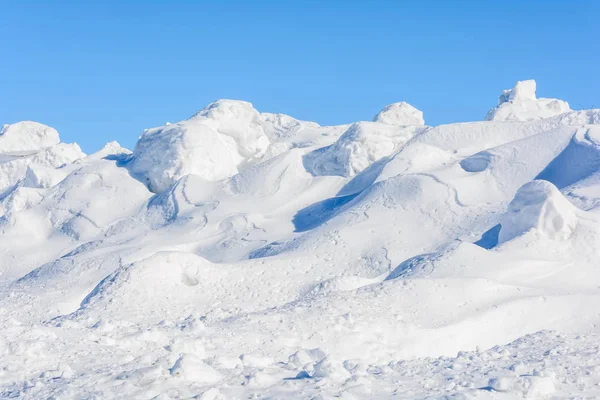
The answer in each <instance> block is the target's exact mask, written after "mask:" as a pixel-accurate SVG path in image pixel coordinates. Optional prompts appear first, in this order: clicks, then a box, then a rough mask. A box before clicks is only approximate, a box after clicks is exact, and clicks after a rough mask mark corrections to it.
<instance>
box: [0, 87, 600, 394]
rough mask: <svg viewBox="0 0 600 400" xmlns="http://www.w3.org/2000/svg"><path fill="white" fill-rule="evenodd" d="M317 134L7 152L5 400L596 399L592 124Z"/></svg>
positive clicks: (220, 106) (296, 126)
mask: <svg viewBox="0 0 600 400" xmlns="http://www.w3.org/2000/svg"><path fill="white" fill-rule="evenodd" d="M535 90H536V87H535V82H534V81H522V82H518V83H517V85H516V86H515V88H514V89H511V90H507V91H504V92H503V94H502V95H501V97H500V101H499V104H498V106H496V107H495V108H494V109H492V111H490V113H489V114H488V116H487V117H486V121H476V122H469V123H459V124H449V125H441V126H434V127H428V126H425V125H424V121H423V115H422V113H421V112H420V111H419V110H417V109H415V108H414V107H412V106H410V105H409V104H408V103H405V102H401V103H395V104H392V105H389V106H387V107H385V108H384V109H383V110H382V111H381V112H380V113H379V114H378V115H377V116H376V117H375V118H374V120H373V121H370V122H367V121H359V122H356V123H353V124H348V125H341V126H320V125H318V124H316V123H314V122H307V121H300V120H297V119H294V118H293V117H290V116H288V115H284V114H272V113H265V112H259V111H257V110H256V109H255V108H254V107H253V106H252V105H251V104H250V103H248V102H244V101H234V100H219V101H216V102H214V103H212V104H210V105H208V106H207V107H205V108H204V109H202V110H201V111H199V112H198V113H196V114H195V115H193V116H192V117H191V118H189V119H187V120H184V121H181V122H177V123H173V124H165V125H164V126H161V127H157V128H151V129H146V130H145V131H144V132H143V133H142V134H141V136H140V138H139V140H138V142H137V144H136V146H135V148H134V149H133V151H129V150H127V149H124V148H122V147H121V146H120V145H119V144H118V143H116V142H111V143H109V144H107V145H106V146H105V147H104V148H102V149H100V150H99V151H97V152H95V153H92V154H90V155H85V154H83V153H82V152H81V150H80V149H79V147H78V146H77V145H76V144H65V143H62V142H60V139H59V137H58V133H57V132H56V131H55V130H54V129H53V128H50V127H47V126H45V125H42V124H38V123H35V122H19V123H15V124H11V125H5V126H4V127H3V128H2V133H1V135H0V291H1V293H0V350H1V352H0V354H1V359H2V361H3V362H2V363H1V364H0V397H2V398H23V399H40V398H55V399H59V398H68V399H70V398H73V399H80V398H89V399H92V398H97V399H100V398H120V399H132V398H140V399H171V398H174V399H175V398H176V399H205V400H207V399H235V398H273V399H283V398H286V399H287V398H298V399H305V398H310V399H329V398H342V399H359V398H364V399H372V398H378V399H386V398H390V399H391V398H403V399H422V398H428V399H522V398H535V399H538V398H539V399H543V398H548V399H550V398H554V399H560V398H598V397H600V389H599V388H600V336H598V335H599V334H600V332H599V329H598V326H599V325H598V324H599V323H600V309H599V308H598V306H597V305H598V304H599V302H600V289H599V288H600V269H599V266H598V260H599V259H600V110H584V111H571V110H570V109H569V107H568V105H567V104H566V103H565V102H563V101H561V100H555V99H537V98H536V95H535Z"/></svg>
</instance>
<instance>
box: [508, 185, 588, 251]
mask: <svg viewBox="0 0 600 400" xmlns="http://www.w3.org/2000/svg"><path fill="white" fill-rule="evenodd" d="M500 225H501V228H500V233H499V237H498V240H499V243H503V242H506V241H509V240H511V239H513V238H515V237H518V236H520V235H522V234H524V233H526V232H529V231H531V230H535V233H537V234H539V235H544V236H546V237H548V238H551V239H557V240H566V239H568V238H569V237H570V236H571V234H572V233H573V231H574V230H575V228H576V227H577V215H576V208H575V206H573V205H572V204H571V203H570V202H569V201H568V200H567V199H566V198H565V197H564V196H563V195H562V194H561V193H560V192H559V191H558V189H557V188H556V186H554V185H553V184H552V183H550V182H547V181H542V180H535V181H532V182H529V183H527V184H525V185H523V187H521V188H520V189H519V191H518V192H517V195H516V196H515V198H514V199H513V201H511V202H510V204H509V205H508V210H507V211H506V213H505V214H504V216H503V217H502V219H501V222H500Z"/></svg>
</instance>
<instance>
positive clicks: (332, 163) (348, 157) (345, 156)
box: [304, 122, 424, 177]
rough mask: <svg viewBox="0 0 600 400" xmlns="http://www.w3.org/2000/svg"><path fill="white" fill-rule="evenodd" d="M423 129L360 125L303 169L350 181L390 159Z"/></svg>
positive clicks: (312, 155) (308, 159)
mask: <svg viewBox="0 0 600 400" xmlns="http://www.w3.org/2000/svg"><path fill="white" fill-rule="evenodd" d="M423 129H424V128H422V127H418V126H416V125H412V126H396V125H390V124H384V123H379V122H357V123H355V124H352V126H350V128H348V130H347V131H346V132H345V133H344V134H343V135H342V136H341V137H340V138H339V139H338V140H337V141H336V142H335V143H334V144H332V145H331V146H328V147H325V148H322V149H318V150H315V151H313V152H312V153H309V154H307V155H306V156H305V158H304V165H305V167H306V169H307V171H309V172H310V173H311V174H313V175H315V176H318V175H339V176H344V177H351V176H354V175H356V174H357V173H359V172H361V171H363V170H365V169H366V168H368V167H369V166H370V165H372V164H373V163H374V162H376V161H377V160H380V159H381V158H383V157H386V156H389V155H391V154H392V153H393V152H394V151H396V150H397V149H398V148H399V147H400V146H401V145H403V144H404V143H406V142H407V141H408V140H410V139H411V138H412V137H414V136H415V135H416V134H418V133H420V132H422V131H423Z"/></svg>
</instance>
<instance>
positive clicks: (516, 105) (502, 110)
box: [485, 79, 571, 121]
mask: <svg viewBox="0 0 600 400" xmlns="http://www.w3.org/2000/svg"><path fill="white" fill-rule="evenodd" d="M535 92H536V83H535V81H534V80H533V79H530V80H527V81H518V82H517V84H516V85H515V87H514V88H512V89H507V90H504V91H503V92H502V94H501V95H500V97H499V98H498V105H497V106H496V107H494V108H493V109H491V110H490V111H489V112H488V113H487V115H486V116H485V120H486V121H530V120H535V119H541V118H549V117H553V116H556V115H560V114H564V113H566V112H569V111H571V108H570V107H569V104H568V103H567V102H566V101H563V100H558V99H545V98H540V99H538V98H537V97H536V95H535Z"/></svg>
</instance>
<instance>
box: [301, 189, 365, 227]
mask: <svg viewBox="0 0 600 400" xmlns="http://www.w3.org/2000/svg"><path fill="white" fill-rule="evenodd" d="M359 194H360V192H359V193H353V194H350V195H346V196H338V197H332V198H330V199H326V200H323V201H320V202H318V203H315V204H311V205H310V206H308V207H305V208H303V209H302V210H300V211H298V212H297V213H296V215H294V218H293V219H292V223H293V224H294V232H306V231H309V230H311V229H314V228H316V227H317V226H319V225H321V224H323V223H325V222H327V221H329V220H330V219H331V218H333V217H334V216H335V214H336V211H337V210H338V209H339V208H340V207H342V206H343V205H345V204H347V203H349V202H350V201H352V200H353V199H354V198H355V197H356V196H358V195H359Z"/></svg>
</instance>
